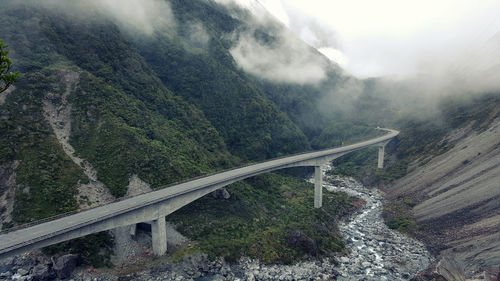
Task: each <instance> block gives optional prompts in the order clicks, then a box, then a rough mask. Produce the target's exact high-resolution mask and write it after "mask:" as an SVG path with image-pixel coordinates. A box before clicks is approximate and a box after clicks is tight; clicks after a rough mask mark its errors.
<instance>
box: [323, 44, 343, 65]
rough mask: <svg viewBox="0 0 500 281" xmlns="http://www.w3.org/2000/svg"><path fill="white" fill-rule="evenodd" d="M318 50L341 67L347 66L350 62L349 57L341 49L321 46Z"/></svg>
mask: <svg viewBox="0 0 500 281" xmlns="http://www.w3.org/2000/svg"><path fill="white" fill-rule="evenodd" d="M318 51H320V52H321V53H322V54H323V55H325V56H326V57H327V58H328V59H330V60H331V61H333V62H335V63H337V64H338V65H340V66H341V67H344V66H346V65H347V63H348V62H349V60H348V59H347V57H346V56H345V55H344V54H343V53H342V52H341V51H339V50H337V49H335V48H331V47H325V48H319V49H318Z"/></svg>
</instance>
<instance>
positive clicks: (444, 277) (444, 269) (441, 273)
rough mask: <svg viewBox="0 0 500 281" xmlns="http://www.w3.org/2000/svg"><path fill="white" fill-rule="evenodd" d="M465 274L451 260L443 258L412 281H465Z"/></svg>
mask: <svg viewBox="0 0 500 281" xmlns="http://www.w3.org/2000/svg"><path fill="white" fill-rule="evenodd" d="M465 280H466V279H465V273H464V271H463V270H462V269H461V267H460V265H459V264H457V262H456V261H454V260H453V259H451V258H442V259H440V260H439V261H438V262H436V263H433V264H431V265H430V266H429V267H428V268H427V269H426V270H424V271H422V272H420V273H419V274H418V275H417V276H415V277H414V278H412V279H411V281H465Z"/></svg>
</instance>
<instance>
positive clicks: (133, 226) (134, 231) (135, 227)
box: [130, 223, 137, 236]
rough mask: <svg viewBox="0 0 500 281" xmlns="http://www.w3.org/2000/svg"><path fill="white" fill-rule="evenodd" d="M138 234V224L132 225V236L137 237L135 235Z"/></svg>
mask: <svg viewBox="0 0 500 281" xmlns="http://www.w3.org/2000/svg"><path fill="white" fill-rule="evenodd" d="M136 232H137V224H135V223H134V224H132V225H131V226H130V236H135V233H136Z"/></svg>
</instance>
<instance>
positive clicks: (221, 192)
mask: <svg viewBox="0 0 500 281" xmlns="http://www.w3.org/2000/svg"><path fill="white" fill-rule="evenodd" d="M211 194H212V197H213V198H215V199H226V200H227V199H229V198H231V194H229V192H228V191H227V189H225V188H221V189H217V190H216V191H213V192H212V193H211Z"/></svg>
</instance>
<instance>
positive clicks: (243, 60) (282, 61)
mask: <svg viewBox="0 0 500 281" xmlns="http://www.w3.org/2000/svg"><path fill="white" fill-rule="evenodd" d="M230 52H231V55H232V56H233V58H234V59H235V60H236V62H237V63H238V65H239V66H240V67H241V68H243V69H244V70H245V71H247V72H249V73H251V74H253V75H256V76H258V77H261V78H264V79H267V80H272V81H276V82H287V83H298V84H312V83H317V82H320V81H321V80H323V79H325V78H326V67H327V63H326V61H324V60H321V58H320V57H319V56H318V55H317V54H316V53H314V51H313V50H311V49H310V47H309V46H307V45H306V44H304V43H302V42H300V41H299V40H297V39H295V38H294V37H293V36H292V35H291V34H286V35H283V34H281V35H280V36H279V37H278V38H277V39H276V42H273V43H271V44H269V43H262V42H259V41H258V40H256V39H255V38H254V37H253V35H252V33H244V34H241V35H240V38H239V40H238V43H237V45H236V46H235V47H233V48H232V49H231V50H230Z"/></svg>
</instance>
